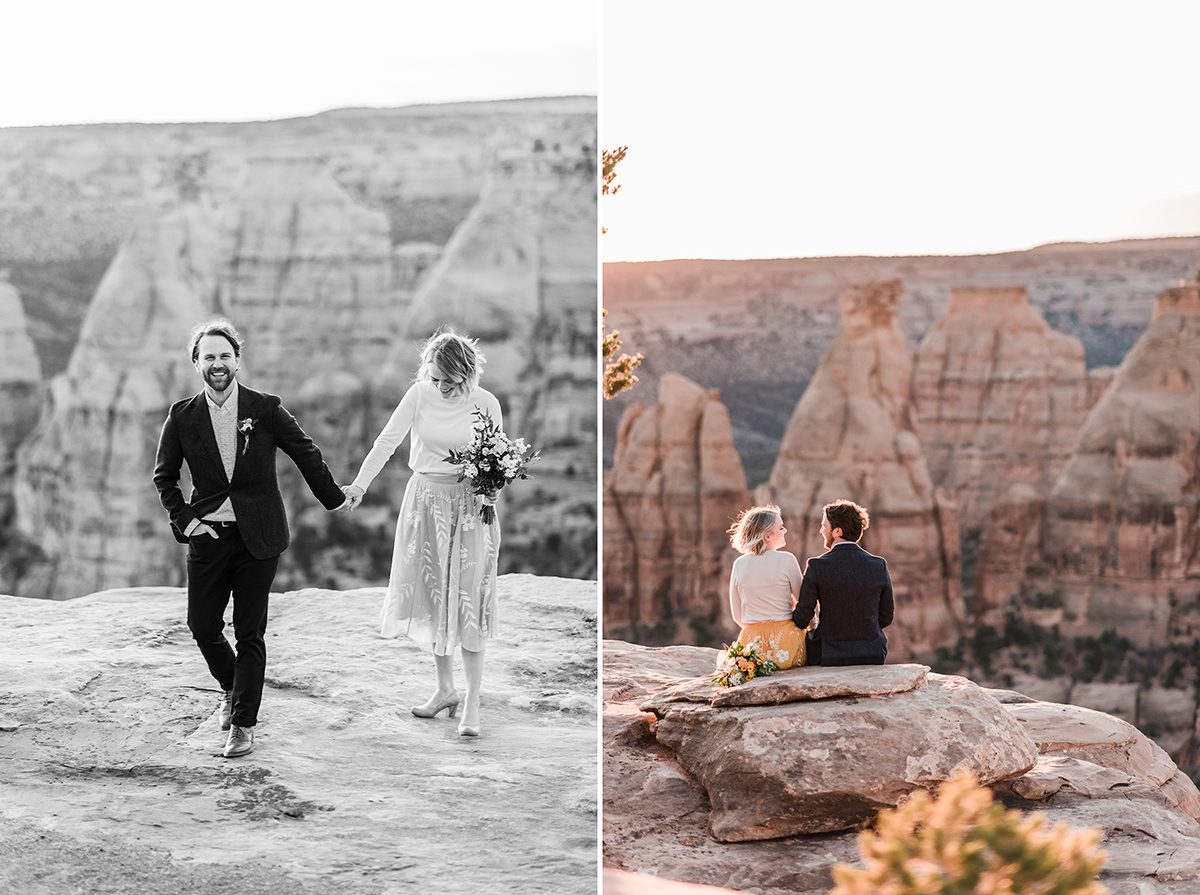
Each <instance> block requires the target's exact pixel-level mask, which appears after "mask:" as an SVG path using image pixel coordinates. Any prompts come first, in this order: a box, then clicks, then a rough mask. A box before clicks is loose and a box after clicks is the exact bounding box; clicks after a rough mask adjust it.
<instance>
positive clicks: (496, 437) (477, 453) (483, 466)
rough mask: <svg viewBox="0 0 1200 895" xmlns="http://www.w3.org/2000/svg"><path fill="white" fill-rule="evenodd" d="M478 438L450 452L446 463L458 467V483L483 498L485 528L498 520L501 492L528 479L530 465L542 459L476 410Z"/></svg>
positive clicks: (523, 443)
mask: <svg viewBox="0 0 1200 895" xmlns="http://www.w3.org/2000/svg"><path fill="white" fill-rule="evenodd" d="M475 418H476V419H478V420H479V423H478V424H477V425H476V426H475V437H474V438H473V439H472V440H471V443H470V444H468V445H466V446H465V447H462V448H459V449H457V450H452V451H450V456H448V457H446V458H445V459H446V462H447V463H449V464H451V465H453V466H457V467H458V480H459V481H460V482H462V481H467V482H470V483H471V491H472V492H473V493H475V494H478V495H479V496H481V497H482V498H483V509H482V510H480V513H479V515H480V516H481V517H482V518H483V521H484V524H485V525H491V524H492V522H493V521H495V519H496V508H495V506H494V504H495V500H496V495H497V494H499V493H500V489H501V488H503V487H504V486H505V485H507V484H509V483H510V482H513V481H515V480H516V479H527V478H530V476H529V472H528V469H529V465H530V464H531V463H533V462H535V461H537V460H540V459H541V457H542V454H541V451H535V450H534V449H533V448H531V447H530V446H529V445H527V444H526V443H525V439H524V438H509V437H508V436H507V435H506V434H505V433H504V432H503V431H502V430H501V429H500V427H499V426H497V425H496V423H495V421H494V420H493V419H492V416H491V414H490V413H488V412H487V411H486V410H476V411H475Z"/></svg>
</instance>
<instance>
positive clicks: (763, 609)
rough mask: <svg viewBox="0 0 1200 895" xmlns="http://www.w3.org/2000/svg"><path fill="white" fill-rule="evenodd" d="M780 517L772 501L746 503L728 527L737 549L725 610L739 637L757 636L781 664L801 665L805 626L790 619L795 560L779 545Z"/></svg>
mask: <svg viewBox="0 0 1200 895" xmlns="http://www.w3.org/2000/svg"><path fill="white" fill-rule="evenodd" d="M786 535H787V529H786V528H784V526H783V516H782V515H780V512H779V507H777V506H775V505H774V504H768V505H767V506H760V507H751V508H750V509H748V510H744V511H743V512H742V513H741V515H739V516H738V518H737V521H736V522H734V523H733V526H732V527H731V528H730V529H729V542H730V543H731V544H732V545H733V548H734V549H735V550H737V551H738V553H740V554H742V555H741V556H739V557H738V558H737V559H736V560H734V562H733V571H732V572H731V573H730V575H729V611H730V614H731V615H732V616H733V620H734V622H736V623H737V624H738V625H739V626H740V627H741V631H739V632H738V638H737V639H738V640H739V641H740V642H741V643H743V644H749V643H750V642H751V641H753V640H758V641H759V642H760V643H761V644H762V648H763V652H764V653H765V654H766V656H767V658H769V659H771V660H772V661H774V662H775V663H776V664H777V665H778V666H779V667H780V668H791V667H792V666H793V665H803V664H804V662H805V658H806V655H805V654H806V649H805V639H804V631H801V630H800V629H799V628H797V627H796V624H795V623H794V622H793V621H792V610H793V609H795V608H796V600H797V598H798V597H799V595H800V581H801V579H802V578H803V576H802V575H801V573H800V563H798V562H797V561H796V557H795V556H793V555H792V554H791V553H788V552H786V551H785V550H783V547H784V545H785V544H786V543H787V541H786V537H785V536H786Z"/></svg>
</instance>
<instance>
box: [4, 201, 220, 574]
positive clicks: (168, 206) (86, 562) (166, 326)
mask: <svg viewBox="0 0 1200 895" xmlns="http://www.w3.org/2000/svg"><path fill="white" fill-rule="evenodd" d="M219 258H220V251H219V228H218V222H217V214H216V211H215V209H214V208H213V207H212V206H211V204H209V203H208V202H206V201H205V200H203V199H201V200H184V199H181V198H179V197H177V196H176V197H158V199H157V201H155V202H154V203H151V204H150V205H149V206H148V207H147V208H146V209H144V211H143V214H142V216H141V218H140V219H139V220H138V221H137V223H136V224H135V225H134V228H133V232H132V233H131V234H130V236H129V238H128V239H127V240H126V241H125V243H124V244H123V245H122V246H121V248H120V250H119V251H118V252H117V256H116V257H115V258H114V259H113V262H112V264H111V265H110V267H109V269H108V271H107V273H105V275H104V279H103V280H102V281H101V283H100V287H99V289H97V291H96V296H95V298H94V299H93V301H92V304H91V306H90V307H89V309H88V315H87V317H86V319H85V320H84V325H83V331H82V332H81V334H80V338H79V342H78V344H77V345H76V347H75V351H74V353H73V354H72V355H71V361H70V364H69V365H68V367H67V369H66V371H65V372H63V373H61V374H59V375H58V376H56V377H54V379H53V380H52V381H51V382H50V386H49V389H48V394H47V397H46V400H45V403H44V405H43V407H42V410H41V417H40V420H39V423H38V427H37V429H36V430H35V431H34V432H33V434H32V435H31V436H30V437H29V438H28V439H27V440H26V441H25V443H24V444H23V445H22V447H21V450H20V452H19V456H18V466H17V474H16V504H17V513H16V529H17V531H18V533H19V534H20V535H21V536H22V537H24V538H26V539H28V540H29V541H30V542H32V543H33V544H36V545H37V547H38V548H39V550H40V551H41V553H42V554H43V556H44V559H45V561H44V562H43V563H40V564H38V565H37V567H36V568H35V569H34V570H32V571H30V572H28V573H27V575H26V577H24V578H23V580H20V581H16V582H13V583H14V584H16V585H18V588H19V591H20V592H21V593H22V594H24V595H28V596H34V597H51V596H57V597H71V596H79V595H80V594H85V593H91V592H93V591H97V590H104V589H106V588H110V587H124V586H127V585H130V584H132V583H134V582H137V581H145V580H153V581H158V582H162V583H164V584H179V583H181V582H182V580H183V563H182V560H181V550H180V548H179V546H178V545H177V544H176V543H175V541H174V539H173V538H172V537H171V535H170V533H169V530H168V528H167V523H166V518H165V515H164V513H163V509H162V507H161V505H160V504H159V502H158V495H157V493H156V492H155V490H154V487H153V485H152V483H151V480H150V477H151V474H152V472H153V469H154V456H155V451H156V448H157V443H158V433H159V431H160V430H161V428H162V423H163V420H164V419H165V418H166V414H167V409H168V408H169V407H170V406H171V404H172V403H174V402H175V401H177V400H179V399H180V398H182V397H184V396H185V395H187V394H190V393H194V392H195V391H196V390H197V389H196V388H195V385H196V382H197V381H198V379H197V376H196V374H195V371H194V369H193V368H192V366H191V364H190V363H189V359H188V357H187V349H186V342H187V334H188V331H189V330H190V329H191V328H192V327H193V326H194V325H195V324H196V322H197V321H198V320H200V319H203V317H204V315H205V314H206V313H207V312H208V311H209V308H210V307H211V304H212V302H213V299H214V296H215V295H216V293H217V288H218V273H219V269H220V260H219Z"/></svg>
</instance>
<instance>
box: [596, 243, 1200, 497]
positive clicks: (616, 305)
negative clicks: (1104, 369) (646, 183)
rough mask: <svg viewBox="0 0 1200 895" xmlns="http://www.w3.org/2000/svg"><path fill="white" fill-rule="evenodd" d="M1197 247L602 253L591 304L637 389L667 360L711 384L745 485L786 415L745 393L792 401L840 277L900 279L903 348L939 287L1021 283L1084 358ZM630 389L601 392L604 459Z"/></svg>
mask: <svg viewBox="0 0 1200 895" xmlns="http://www.w3.org/2000/svg"><path fill="white" fill-rule="evenodd" d="M1198 251H1200V237H1182V238H1173V239H1152V240H1132V241H1125V242H1116V243H1102V244H1090V245H1061V244H1060V245H1051V246H1040V247H1038V248H1035V249H1031V250H1028V251H1023V252H1008V253H1003V254H993V255H975V256H962V255H957V256H949V255H941V256H937V255H925V256H916V257H912V256H910V257H893V258H879V257H869V258H868V257H854V258H774V259H758V260H744V261H729V260H712V259H687V260H680V259H676V260H667V261H642V262H615V263H608V264H605V265H604V306H605V307H606V308H607V309H608V312H609V322H610V323H611V324H612V325H613V326H614V327H615V328H616V329H619V330H620V331H621V334H622V336H623V337H624V339H625V344H626V345H627V346H629V348H630V350H636V351H641V352H642V353H644V354H645V355H646V357H647V358H652V359H653V364H651V365H644V366H643V369H642V370H641V371H640V375H641V377H642V385H643V386H644V388H645V389H646V390H647V391H650V392H653V391H654V390H656V389H657V387H658V376H659V375H660V374H661V373H662V372H666V371H673V372H675V373H679V374H680V375H683V376H687V377H688V378H690V379H692V380H694V381H696V382H697V383H699V384H700V385H702V386H704V387H705V388H718V389H720V390H721V394H722V395H723V396H724V397H725V401H726V402H727V403H728V404H729V408H730V414H731V417H732V420H733V431H734V439H735V441H736V442H737V446H738V451H739V452H740V453H741V455H742V462H743V463H744V464H745V466H746V473H747V476H748V478H749V481H750V483H751V486H754V485H757V484H758V483H760V482H762V481H764V480H765V479H766V477H767V476H768V475H769V473H770V469H771V465H772V464H773V463H774V460H775V454H776V451H777V449H778V446H779V440H780V438H781V437H782V436H783V432H784V428H785V427H786V425H787V420H788V418H787V415H786V414H785V415H780V414H778V413H773V412H771V408H765V407H763V406H762V405H761V402H759V401H758V400H756V396H757V395H758V394H760V393H761V392H762V391H763V390H764V389H767V390H770V391H771V393H772V394H775V395H779V396H781V397H782V398H783V402H784V404H785V406H787V407H788V409H790V406H791V405H792V402H794V401H797V400H799V398H800V396H801V395H802V394H803V392H804V389H805V387H806V386H807V385H808V382H809V381H810V380H811V378H812V376H813V373H814V372H815V369H816V364H817V361H818V360H819V359H820V356H821V353H822V352H823V351H824V350H825V348H826V346H827V345H828V344H829V342H830V340H831V339H832V338H833V334H834V332H835V331H836V329H837V326H838V318H837V314H836V311H835V308H836V299H837V295H838V292H839V291H841V290H842V289H845V288H846V287H848V286H850V285H851V284H854V283H863V282H868V281H881V280H889V279H894V278H900V279H902V280H903V282H904V301H903V303H902V305H901V308H900V326H901V329H902V330H903V332H904V334H905V336H906V337H907V339H908V341H909V344H911V345H918V344H920V342H921V340H922V339H923V338H924V337H925V336H926V335H927V334H928V333H929V331H930V329H931V328H932V327H933V326H934V324H935V323H936V322H937V321H938V319H939V318H941V317H943V316H944V315H945V310H946V306H947V299H948V296H949V293H950V291H951V289H953V288H955V287H957V286H960V285H962V284H965V283H969V284H974V285H977V286H998V287H999V286H1007V285H1009V284H1020V285H1022V286H1025V287H1026V288H1027V289H1028V290H1029V295H1030V302H1031V304H1032V305H1033V307H1034V308H1036V309H1037V310H1038V312H1040V313H1041V315H1042V316H1043V317H1044V318H1045V319H1046V321H1047V322H1048V323H1049V324H1050V325H1051V326H1052V327H1054V328H1055V329H1057V330H1058V331H1060V332H1063V333H1067V334H1069V335H1071V336H1074V337H1076V338H1079V339H1080V340H1081V341H1082V342H1083V344H1084V346H1085V348H1086V350H1087V361H1088V365H1089V366H1092V367H1095V366H1100V365H1114V364H1118V363H1120V362H1121V358H1122V357H1123V356H1124V355H1125V353H1126V352H1127V351H1128V350H1129V348H1130V347H1131V346H1132V345H1133V343H1134V342H1135V341H1136V340H1137V338H1138V336H1139V335H1140V334H1141V332H1142V330H1143V329H1144V328H1145V325H1146V318H1147V317H1148V316H1149V314H1150V309H1151V308H1152V307H1153V305H1154V295H1155V293H1156V292H1158V291H1159V290H1161V288H1162V286H1163V284H1164V282H1171V280H1172V279H1174V278H1176V277H1190V276H1191V274H1192V272H1193V271H1194V270H1195V267H1196V259H1197V257H1200V255H1198ZM639 400H644V399H639V398H638V397H637V396H636V395H635V394H634V395H629V396H627V397H626V396H621V397H619V398H617V399H616V400H614V401H609V402H606V403H605V405H604V431H605V433H606V437H605V445H604V460H605V464H606V466H607V465H611V462H612V452H613V448H614V444H615V439H614V436H615V434H616V431H617V424H618V422H619V420H620V417H621V414H623V413H624V412H625V410H626V409H627V408H628V407H629V406H630V404H632V403H635V402H637V401H639Z"/></svg>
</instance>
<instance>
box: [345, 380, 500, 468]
mask: <svg viewBox="0 0 1200 895" xmlns="http://www.w3.org/2000/svg"><path fill="white" fill-rule="evenodd" d="M476 408H478V409H479V410H484V411H487V412H488V413H490V414H491V417H492V419H493V420H494V421H495V423H496V425H497V426H500V427H501V428H503V427H504V420H503V418H502V417H501V415H500V402H499V400H497V398H496V396H495V395H493V394H492V393H491V392H489V391H488V390H487V389H485V388H475V389H473V390H472V391H471V392H470V393H469V394H467V395H460V396H458V397H455V398H443V397H442V393H441V392H439V391H438V389H437V386H435V385H434V384H433V383H432V382H430V381H429V380H423V381H421V382H416V383H413V385H412V386H411V387H410V388H409V390H408V391H407V392H405V393H404V397H403V398H401V399H400V403H399V405H397V407H396V409H395V410H394V411H393V412H392V416H391V419H389V420H388V421H387V425H386V426H384V427H383V431H382V432H380V433H379V437H378V438H376V439H375V444H374V445H372V447H371V450H370V452H369V453H368V454H367V456H366V458H365V459H364V460H363V462H362V466H361V467H360V468H359V470H358V475H357V476H355V478H354V484H355V485H357V486H358V487H359V488H362V489H363V491H366V490H367V488H369V487H370V486H371V482H373V481H374V480H375V476H377V475H379V471H380V470H381V469H383V465H384V464H385V463H387V461H388V459H389V458H390V457H391V456H392V454H393V453H394V452H395V450H396V448H398V447H399V446H400V443H401V442H402V441H404V438H405V436H410V437H409V443H408V466H409V468H410V469H411V470H412V471H413V472H424V473H435V474H447V473H455V472H457V471H458V470H457V469H456V468H455V467H454V466H451V465H450V464H449V463H447V462H446V461H445V457H446V455H447V454H449V453H450V451H451V450H454V449H458V448H463V447H465V446H466V445H468V444H470V443H471V439H472V438H474V435H475V433H474V430H475V427H476V425H478V423H479V421H478V420H477V419H476V418H475V417H474V416H473V414H474V412H475V410H476Z"/></svg>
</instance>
